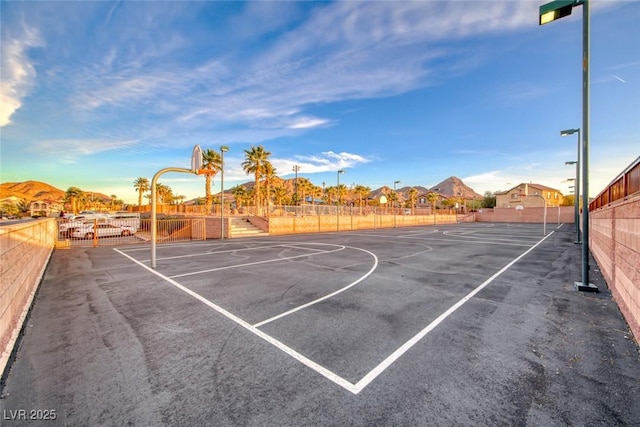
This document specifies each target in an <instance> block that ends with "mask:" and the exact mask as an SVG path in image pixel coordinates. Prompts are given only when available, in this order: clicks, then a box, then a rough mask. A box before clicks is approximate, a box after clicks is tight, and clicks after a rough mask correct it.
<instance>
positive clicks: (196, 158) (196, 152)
mask: <svg viewBox="0 0 640 427" xmlns="http://www.w3.org/2000/svg"><path fill="white" fill-rule="evenodd" d="M201 168H202V148H200V145H198V144H196V145H195V146H194V147H193V152H192V153H191V172H193V173H197V174H198V175H202V174H201V173H200V171H201V170H202V169H201Z"/></svg>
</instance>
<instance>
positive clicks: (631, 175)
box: [589, 157, 640, 211]
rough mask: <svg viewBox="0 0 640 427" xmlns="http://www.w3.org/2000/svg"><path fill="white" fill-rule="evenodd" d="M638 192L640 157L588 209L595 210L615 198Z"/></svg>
mask: <svg viewBox="0 0 640 427" xmlns="http://www.w3.org/2000/svg"><path fill="white" fill-rule="evenodd" d="M638 192H640V157H638V158H637V159H636V160H635V161H634V162H633V163H631V164H630V165H629V166H628V167H627V168H626V169H625V170H624V171H623V172H622V173H621V174H620V175H618V176H617V177H616V178H615V179H614V180H613V181H611V183H610V184H609V185H608V186H607V188H605V189H604V190H603V191H602V192H600V194H598V195H597V196H596V197H595V198H594V199H593V200H592V201H591V202H590V203H589V210H590V211H592V210H595V209H598V208H601V207H604V206H607V205H608V204H609V203H612V202H614V201H616V200H619V199H623V198H625V197H628V196H631V195H632V194H635V193H638Z"/></svg>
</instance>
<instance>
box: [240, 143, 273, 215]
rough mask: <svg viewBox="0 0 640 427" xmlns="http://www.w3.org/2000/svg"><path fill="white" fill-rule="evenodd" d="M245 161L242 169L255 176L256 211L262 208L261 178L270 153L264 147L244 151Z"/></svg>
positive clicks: (254, 196) (254, 195)
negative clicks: (259, 207)
mask: <svg viewBox="0 0 640 427" xmlns="http://www.w3.org/2000/svg"><path fill="white" fill-rule="evenodd" d="M244 155H245V161H244V162H242V169H243V170H244V171H245V173H246V174H247V175H248V174H253V176H254V188H253V191H254V194H253V198H254V204H255V206H256V210H257V208H258V206H260V177H261V176H262V175H263V174H264V167H265V166H264V164H265V162H267V161H268V160H269V156H270V155H271V153H270V152H268V151H266V150H265V149H264V147H263V146H262V145H259V146H258V147H253V146H252V147H251V149H250V150H244Z"/></svg>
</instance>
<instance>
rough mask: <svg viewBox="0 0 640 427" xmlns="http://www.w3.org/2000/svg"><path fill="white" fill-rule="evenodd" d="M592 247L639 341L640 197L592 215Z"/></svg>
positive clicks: (590, 234)
mask: <svg viewBox="0 0 640 427" xmlns="http://www.w3.org/2000/svg"><path fill="white" fill-rule="evenodd" d="M589 223H590V228H589V246H590V249H591V253H592V254H593V257H594V258H595V260H596V262H597V263H598V266H599V267H600V271H602V274H603V276H604V278H605V280H606V281H607V284H608V286H609V289H611V293H612V294H613V297H614V298H615V300H616V302H617V303H618V306H619V307H620V311H621V312H622V314H623V315H624V317H625V319H626V320H627V323H628V324H629V326H630V328H631V330H632V332H633V335H634V336H635V338H636V341H638V342H640V194H637V193H636V194H635V196H631V197H629V198H626V199H624V200H618V201H616V202H614V203H612V204H610V205H608V206H606V207H603V208H600V209H598V210H595V211H592V212H590V213H589Z"/></svg>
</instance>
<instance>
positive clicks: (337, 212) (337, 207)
mask: <svg viewBox="0 0 640 427" xmlns="http://www.w3.org/2000/svg"><path fill="white" fill-rule="evenodd" d="M341 173H344V169H340V170H339V171H338V174H337V175H338V186H337V187H336V191H337V192H338V205H337V206H336V229H337V231H340V202H341V200H340V199H341V197H340V196H341V194H340V193H341V192H340V174H341Z"/></svg>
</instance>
